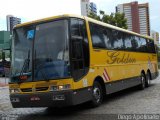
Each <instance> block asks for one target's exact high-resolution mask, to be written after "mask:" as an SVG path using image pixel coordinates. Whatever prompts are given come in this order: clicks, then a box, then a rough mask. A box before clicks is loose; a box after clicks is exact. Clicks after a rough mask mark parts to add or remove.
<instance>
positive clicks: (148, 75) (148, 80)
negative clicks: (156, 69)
mask: <svg viewBox="0 0 160 120" xmlns="http://www.w3.org/2000/svg"><path fill="white" fill-rule="evenodd" d="M150 84H151V76H150V73H149V72H147V75H146V87H149V86H150Z"/></svg>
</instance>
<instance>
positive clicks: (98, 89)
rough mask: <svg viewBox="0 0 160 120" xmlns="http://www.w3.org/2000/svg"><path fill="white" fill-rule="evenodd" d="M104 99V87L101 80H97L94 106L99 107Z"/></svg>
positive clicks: (92, 103) (94, 88) (92, 101)
mask: <svg viewBox="0 0 160 120" xmlns="http://www.w3.org/2000/svg"><path fill="white" fill-rule="evenodd" d="M102 100H103V93H102V87H101V85H100V83H99V82H97V81H95V82H94V85H93V89H92V100H91V105H92V107H98V106H99V105H100V104H101V103H102Z"/></svg>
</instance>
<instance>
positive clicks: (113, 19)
mask: <svg viewBox="0 0 160 120" xmlns="http://www.w3.org/2000/svg"><path fill="white" fill-rule="evenodd" d="M99 13H100V15H95V14H94V13H90V14H89V15H88V17H91V18H93V19H96V20H99V21H102V22H105V23H108V24H111V25H114V26H117V27H120V28H124V29H127V28H128V27H127V19H126V18H125V15H124V13H122V14H121V13H111V14H110V15H107V14H105V12H104V11H102V10H100V11H99Z"/></svg>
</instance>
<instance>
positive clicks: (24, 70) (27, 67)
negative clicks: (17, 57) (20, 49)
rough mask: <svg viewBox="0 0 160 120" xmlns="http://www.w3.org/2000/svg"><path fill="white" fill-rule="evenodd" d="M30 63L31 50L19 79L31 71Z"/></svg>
mask: <svg viewBox="0 0 160 120" xmlns="http://www.w3.org/2000/svg"><path fill="white" fill-rule="evenodd" d="M29 63H30V50H28V57H27V59H25V60H24V63H23V66H22V70H21V72H20V75H19V77H21V76H23V73H27V71H28V70H29ZM19 81H20V79H19Z"/></svg>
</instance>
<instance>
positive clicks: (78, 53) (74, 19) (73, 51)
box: [9, 15, 158, 108]
mask: <svg viewBox="0 0 160 120" xmlns="http://www.w3.org/2000/svg"><path fill="white" fill-rule="evenodd" d="M11 68H12V69H11V71H12V73H11V78H10V82H9V90H10V100H11V103H12V105H13V107H14V108H20V107H64V106H70V105H77V104H80V103H84V102H87V101H90V103H91V104H92V105H93V106H94V107H96V106H99V105H100V104H101V103H102V100H103V96H104V95H106V94H111V93H114V92H117V91H120V90H123V89H126V88H129V87H133V86H139V87H140V88H141V89H144V88H145V87H148V86H149V85H150V80H152V79H155V78H156V77H157V76H158V68H157V54H156V50H155V46H154V41H153V40H152V39H151V38H150V37H146V36H142V35H140V34H137V33H134V32H131V31H128V30H124V29H121V28H118V27H115V26H112V25H109V24H105V23H103V22H100V21H96V20H94V19H91V18H88V17H83V16H76V15H61V16H55V17H50V18H46V19H41V20H37V21H32V22H28V23H24V24H20V25H17V26H16V27H15V28H14V30H13V42H12V61H11Z"/></svg>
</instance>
